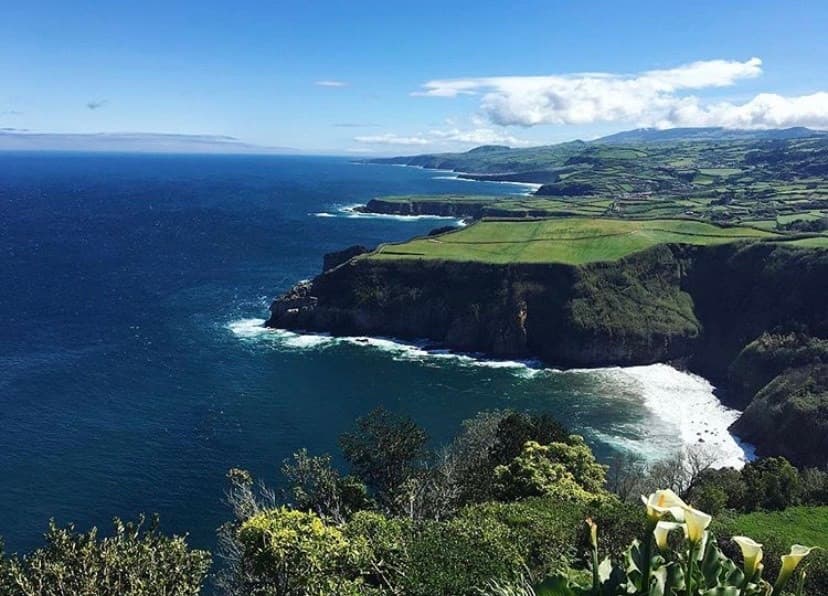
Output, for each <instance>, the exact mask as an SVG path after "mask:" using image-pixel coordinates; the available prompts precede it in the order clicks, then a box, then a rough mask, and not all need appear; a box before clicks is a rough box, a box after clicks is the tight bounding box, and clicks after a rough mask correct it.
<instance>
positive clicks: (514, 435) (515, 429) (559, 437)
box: [489, 412, 569, 469]
mask: <svg viewBox="0 0 828 596" xmlns="http://www.w3.org/2000/svg"><path fill="white" fill-rule="evenodd" d="M568 439H569V433H568V432H567V430H566V429H565V428H564V427H563V426H562V425H561V424H560V423H559V422H558V421H557V420H555V418H554V417H552V416H551V415H550V414H545V413H538V414H532V413H529V412H508V413H507V414H506V415H505V416H504V417H503V418H502V419H501V420H500V422H499V423H498V425H497V432H496V434H495V442H494V444H493V445H492V446H491V448H490V449H489V464H490V465H491V467H492V469H494V467H495V466H498V465H504V464H508V463H509V462H510V461H512V460H513V459H514V458H516V457H517V456H518V455H520V453H521V451H523V447H524V445H526V443H527V441H535V442H536V443H540V444H541V445H549V444H550V443H564V442H566V441H567V440H568Z"/></svg>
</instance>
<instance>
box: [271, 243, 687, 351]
mask: <svg viewBox="0 0 828 596" xmlns="http://www.w3.org/2000/svg"><path fill="white" fill-rule="evenodd" d="M681 280H682V265H681V263H680V260H679V259H677V258H676V256H675V255H674V253H673V250H672V249H671V248H669V247H657V248H655V249H652V250H649V251H646V252H643V253H641V254H638V255H634V256H632V257H630V258H628V259H624V260H623V261H621V262H620V263H598V264H594V265H591V266H583V267H572V266H568V265H557V264H548V265H547V264H542V265H535V264H515V265H508V266H501V265H490V264H483V263H452V262H438V261H427V260H426V261H414V260H399V261H393V260H373V259H354V260H352V261H350V262H348V263H346V264H345V265H343V266H341V267H338V268H336V269H334V270H332V271H328V272H326V273H324V274H322V275H320V276H318V277H317V278H316V279H314V280H313V281H312V282H311V283H310V284H304V285H300V286H297V287H296V288H294V289H293V290H292V291H291V292H289V293H288V294H286V295H285V296H283V297H281V298H279V299H277V300H276V301H275V302H274V303H273V306H272V308H271V311H272V316H271V318H270V320H269V321H268V323H267V324H268V325H269V326H272V327H281V328H289V329H306V330H314V331H323V330H324V331H331V332H334V333H339V334H360V335H371V334H382V335H392V336H395V337H400V338H405V339H413V338H417V339H430V340H433V341H435V342H438V343H440V344H443V345H445V346H447V347H449V348H453V349H457V350H469V351H481V352H486V353H489V354H492V355H495V356H504V357H506V356H508V357H513V356H529V355H533V356H540V357H541V358H544V359H545V360H547V361H550V362H555V363H556V364H565V365H570V366H599V365H608V364H640V363H650V362H656V361H662V360H670V359H673V358H677V357H682V356H688V355H689V354H690V353H691V352H692V346H693V344H694V343H695V342H696V341H698V337H699V333H700V324H699V322H698V320H697V319H696V317H695V316H694V314H693V311H692V300H691V298H690V296H689V295H687V293H686V292H684V291H683V290H682V288H681Z"/></svg>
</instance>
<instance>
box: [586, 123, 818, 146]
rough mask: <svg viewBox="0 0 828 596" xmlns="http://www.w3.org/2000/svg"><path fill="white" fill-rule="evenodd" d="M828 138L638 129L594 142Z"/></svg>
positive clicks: (790, 132)
mask: <svg viewBox="0 0 828 596" xmlns="http://www.w3.org/2000/svg"><path fill="white" fill-rule="evenodd" d="M826 135H828V131H824V130H814V129H812V128H806V127H804V126H795V127H792V128H770V129H766V130H746V129H738V128H723V127H721V126H715V127H703V128H664V129H660V128H636V129H633V130H625V131H622V132H617V133H615V134H611V135H607V136H605V137H601V138H599V139H595V140H594V141H592V142H593V143H658V142H665V141H762V140H788V139H803V138H808V137H819V136H826Z"/></svg>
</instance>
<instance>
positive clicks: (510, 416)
mask: <svg viewBox="0 0 828 596" xmlns="http://www.w3.org/2000/svg"><path fill="white" fill-rule="evenodd" d="M568 436H569V433H567V431H566V429H564V428H563V427H562V426H561V425H560V424H559V423H558V422H557V421H556V420H555V419H554V418H553V417H552V416H550V415H548V414H544V413H528V412H514V411H512V410H503V411H494V412H480V413H479V414H477V415H476V416H475V417H474V418H471V419H470V420H466V421H464V422H463V432H462V433H461V434H460V435H459V436H458V437H457V438H456V439H455V440H454V441H453V442H452V443H451V444H450V445H449V447H448V449H447V451H446V454H445V455H446V457H445V461H446V463H448V464H449V465H450V467H451V469H450V470H447V475H449V476H451V477H452V484H453V486H454V487H455V491H456V494H457V497H456V501H457V504H458V505H468V504H471V503H481V502H483V501H488V500H491V499H493V498H494V497H495V492H494V485H493V484H492V478H493V476H494V470H495V468H496V467H497V466H500V465H505V464H508V463H509V462H511V461H512V460H513V459H514V458H515V457H517V456H518V455H520V452H521V451H522V449H523V446H524V445H525V444H526V442H527V441H536V442H538V443H541V444H549V443H553V442H560V441H565V440H566V439H567V438H568Z"/></svg>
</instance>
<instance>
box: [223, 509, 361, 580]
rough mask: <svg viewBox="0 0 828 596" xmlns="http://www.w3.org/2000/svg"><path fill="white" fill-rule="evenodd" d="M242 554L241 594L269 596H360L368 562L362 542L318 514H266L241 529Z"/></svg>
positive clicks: (254, 517) (282, 510)
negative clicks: (355, 595)
mask: <svg viewBox="0 0 828 596" xmlns="http://www.w3.org/2000/svg"><path fill="white" fill-rule="evenodd" d="M237 536H238V544H239V545H240V547H241V549H242V552H241V556H240V560H239V565H240V567H241V569H240V573H239V576H240V581H239V584H238V586H237V589H238V591H239V593H243V594H250V595H251V596H252V595H265V594H266V595H268V596H294V595H296V596H299V595H302V596H327V595H329V594H342V595H346V594H360V593H363V592H360V587H361V586H362V580H361V575H362V570H363V568H364V566H365V562H366V559H367V556H368V554H367V550H366V544H365V542H364V541H363V540H349V539H348V538H347V537H346V536H345V535H344V534H343V532H342V531H341V530H340V529H339V528H336V527H333V526H329V525H326V524H325V523H324V522H323V521H322V519H321V518H320V517H319V516H317V515H316V514H313V513H304V512H301V511H292V510H290V509H287V508H285V507H279V508H276V509H271V510H269V511H263V512H260V513H257V514H256V515H254V516H252V517H250V518H249V519H248V520H246V521H245V522H243V523H242V524H241V526H240V527H239V528H238V530H237Z"/></svg>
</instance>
